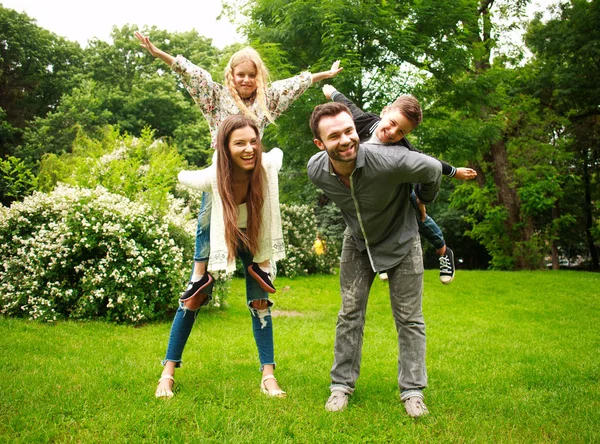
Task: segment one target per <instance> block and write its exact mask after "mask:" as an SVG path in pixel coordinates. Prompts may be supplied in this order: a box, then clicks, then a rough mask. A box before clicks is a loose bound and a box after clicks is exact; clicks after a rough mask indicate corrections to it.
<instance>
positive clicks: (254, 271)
mask: <svg viewBox="0 0 600 444" xmlns="http://www.w3.org/2000/svg"><path fill="white" fill-rule="evenodd" d="M248 273H250V276H252V277H253V278H254V279H255V280H256V282H258V285H260V288H262V289H263V290H265V291H266V292H267V293H275V292H276V291H277V290H276V289H275V285H273V282H271V275H270V274H269V273H265V272H264V271H262V270H261V269H260V267H259V266H258V264H257V263H252V264H250V265H248Z"/></svg>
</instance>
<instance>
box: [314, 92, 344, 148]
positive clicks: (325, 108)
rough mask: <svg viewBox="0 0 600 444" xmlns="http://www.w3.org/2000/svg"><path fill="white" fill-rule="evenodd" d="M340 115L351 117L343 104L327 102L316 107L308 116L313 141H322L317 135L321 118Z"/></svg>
mask: <svg viewBox="0 0 600 444" xmlns="http://www.w3.org/2000/svg"><path fill="white" fill-rule="evenodd" d="M341 113H348V115H349V116H352V112H351V111H350V108H348V107H347V106H346V105H344V104H343V103H339V102H327V103H322V104H321V105H317V106H316V107H315V109H314V111H313V112H312V115H311V116H310V129H311V130H312V133H313V136H314V137H315V139H317V140H320V141H323V140H322V139H321V136H320V134H319V123H320V122H321V119H322V118H323V117H333V116H337V115H338V114H341Z"/></svg>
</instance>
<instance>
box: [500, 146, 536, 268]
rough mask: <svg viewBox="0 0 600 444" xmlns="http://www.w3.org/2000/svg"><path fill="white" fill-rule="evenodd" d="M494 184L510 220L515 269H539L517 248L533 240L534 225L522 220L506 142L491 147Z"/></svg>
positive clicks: (507, 222) (509, 230)
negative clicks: (518, 245)
mask: <svg viewBox="0 0 600 444" xmlns="http://www.w3.org/2000/svg"><path fill="white" fill-rule="evenodd" d="M490 153H491V155H492V160H493V167H492V168H493V171H494V182H495V184H496V187H497V188H498V202H499V203H500V205H502V206H504V207H505V208H506V211H507V213H508V219H507V220H506V223H505V225H506V232H507V234H508V236H509V238H510V240H511V243H512V245H513V247H512V251H513V254H514V255H515V268H516V269H517V270H523V269H531V268H537V267H538V264H532V263H530V260H529V259H528V258H527V256H526V255H525V254H524V253H523V252H522V251H520V248H517V245H516V244H517V243H518V242H526V241H528V240H530V239H531V235H532V232H533V225H532V223H531V221H525V222H526V223H524V224H523V223H522V222H523V221H522V220H521V201H520V200H519V196H518V195H517V190H516V189H515V188H514V186H513V182H514V181H513V178H512V172H511V170H510V166H509V161H508V152H507V150H506V143H505V141H504V140H501V141H498V142H496V143H494V144H492V146H491V151H490Z"/></svg>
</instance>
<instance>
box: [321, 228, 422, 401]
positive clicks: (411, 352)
mask: <svg viewBox="0 0 600 444" xmlns="http://www.w3.org/2000/svg"><path fill="white" fill-rule="evenodd" d="M387 275H388V282H389V287H390V301H391V305H392V313H393V315H394V321H395V323H396V331H397V332H398V385H399V386H400V390H401V391H402V392H406V391H409V390H410V391H413V390H421V389H423V388H425V387H426V386H427V370H426V369H425V322H424V320H423V311H422V304H421V302H422V296H423V254H422V251H421V243H420V240H419V237H418V236H417V237H416V239H415V242H414V244H413V245H412V247H411V250H410V253H409V254H408V255H407V256H406V257H405V258H404V260H403V261H402V262H401V263H400V264H399V265H397V266H396V267H394V268H391V269H389V270H387ZM374 278H375V272H374V271H373V269H372V268H371V263H370V261H369V257H368V255H367V252H366V251H364V252H360V251H358V249H357V248H356V243H355V241H354V238H353V237H352V236H351V235H349V234H348V233H345V234H344V243H343V246H342V258H341V264H340V291H341V296H342V307H341V309H340V311H339V313H338V319H337V325H336V330H335V348H334V362H333V367H332V368H331V386H330V389H331V390H332V391H333V390H341V391H343V392H345V393H349V394H350V393H352V392H353V391H354V388H355V385H356V380H357V379H358V375H359V373H360V361H361V356H362V343H363V332H364V326H365V313H366V308H367V300H368V299H369V290H370V289H371V284H372V283H373V279H374Z"/></svg>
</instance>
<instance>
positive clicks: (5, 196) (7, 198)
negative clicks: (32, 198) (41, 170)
mask: <svg viewBox="0 0 600 444" xmlns="http://www.w3.org/2000/svg"><path fill="white" fill-rule="evenodd" d="M36 187H37V178H36V177H35V176H34V175H33V173H32V172H31V171H30V170H29V168H27V166H26V165H25V163H24V162H23V161H22V160H20V159H17V158H16V157H12V156H9V157H7V158H6V159H5V160H2V159H0V202H1V203H2V205H6V206H8V205H10V204H11V203H12V202H14V201H15V200H20V199H23V198H24V197H25V196H28V195H30V194H31V193H33V191H34V190H35V189H36Z"/></svg>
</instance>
